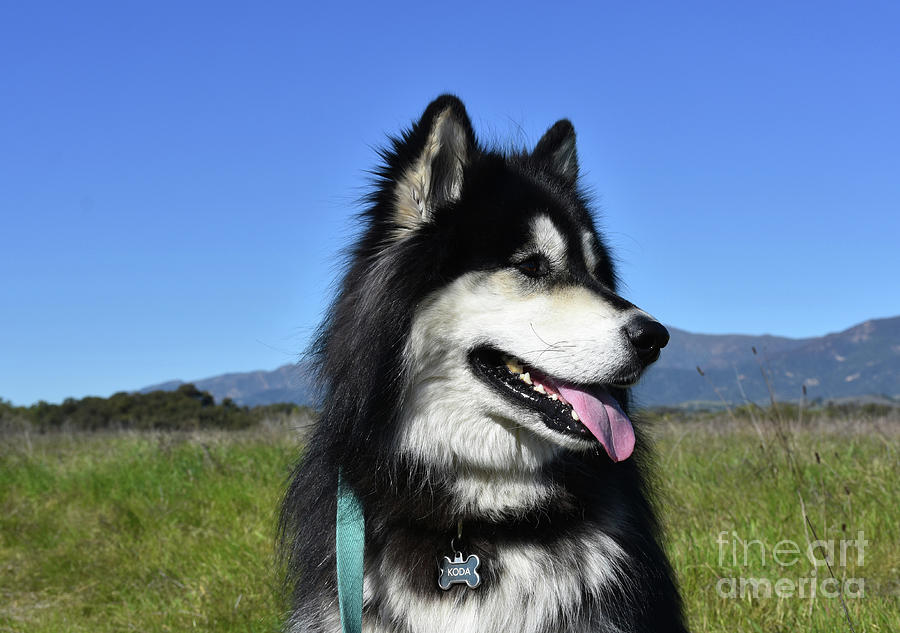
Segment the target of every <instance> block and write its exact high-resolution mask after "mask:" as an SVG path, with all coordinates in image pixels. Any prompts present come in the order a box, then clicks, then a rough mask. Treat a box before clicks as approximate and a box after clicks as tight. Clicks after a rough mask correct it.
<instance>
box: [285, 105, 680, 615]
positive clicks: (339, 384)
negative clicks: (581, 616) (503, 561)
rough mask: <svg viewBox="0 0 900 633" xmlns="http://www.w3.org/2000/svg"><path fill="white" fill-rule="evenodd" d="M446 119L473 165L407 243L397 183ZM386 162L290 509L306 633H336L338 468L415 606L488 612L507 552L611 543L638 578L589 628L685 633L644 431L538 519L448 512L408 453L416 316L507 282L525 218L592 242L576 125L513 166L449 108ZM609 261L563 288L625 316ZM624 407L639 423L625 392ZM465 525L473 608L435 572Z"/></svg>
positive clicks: (566, 466)
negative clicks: (324, 612) (447, 291)
mask: <svg viewBox="0 0 900 633" xmlns="http://www.w3.org/2000/svg"><path fill="white" fill-rule="evenodd" d="M447 111H449V117H450V119H451V120H450V124H451V125H454V126H456V127H455V128H453V130H451V131H456V132H457V133H458V138H460V139H462V140H463V141H464V144H465V152H466V155H465V156H464V157H459V156H454V155H452V154H447V153H446V152H445V154H446V155H439V156H437V157H436V158H435V174H436V176H435V183H436V184H435V185H434V187H435V191H436V192H437V193H436V195H435V197H434V199H433V200H432V207H431V208H430V210H429V211H428V213H429V217H428V218H427V221H425V222H423V223H422V225H421V226H420V227H418V228H417V229H416V230H414V231H412V232H410V234H409V235H407V236H405V237H403V238H402V239H398V238H396V237H395V235H396V224H395V221H394V205H395V197H394V195H395V194H394V190H395V185H396V182H397V181H398V179H400V178H401V176H402V174H403V173H404V172H405V171H406V170H407V169H408V168H409V167H410V166H411V165H413V164H414V162H415V161H416V160H417V158H418V157H419V156H420V155H421V153H422V151H423V147H424V146H425V144H426V142H427V139H428V136H429V133H430V132H431V127H432V125H433V124H434V121H435V118H436V117H437V116H438V115H439V114H440V113H442V112H447ZM382 158H383V161H384V164H383V165H382V167H381V168H380V169H379V170H378V171H377V172H376V177H377V181H376V184H375V187H374V191H373V193H372V194H371V195H370V196H369V198H368V200H367V207H366V209H365V211H364V212H363V213H362V215H361V218H360V219H361V223H362V230H361V233H360V238H359V241H358V242H357V243H356V245H355V246H354V247H353V249H352V251H351V252H350V253H349V261H348V265H347V269H346V274H345V275H344V278H343V282H342V283H341V286H340V290H339V293H338V296H337V298H336V299H335V301H334V303H333V305H332V307H331V309H330V311H329V313H328V316H327V318H326V320H325V322H324V323H323V324H322V326H321V329H320V333H319V336H318V339H317V342H316V344H315V348H314V352H315V358H316V359H317V362H318V365H317V366H318V372H319V374H318V375H319V381H320V386H321V389H322V402H323V405H322V411H321V416H320V419H319V422H318V425H317V428H316V430H315V432H314V433H313V435H312V437H311V439H310V440H309V443H308V445H307V447H306V449H305V452H304V455H303V456H302V459H301V460H300V461H299V463H298V465H297V467H296V468H295V470H294V473H293V475H292V478H291V482H290V486H289V489H288V491H287V493H286V495H285V498H284V502H283V505H282V509H281V518H280V528H281V551H282V555H283V559H284V564H285V566H286V570H287V585H288V587H289V589H290V593H291V601H292V608H293V615H292V616H291V617H292V621H294V622H295V626H297V625H296V622H306V623H307V624H305V625H303V627H302V628H300V629H299V630H310V631H318V630H326V629H319V628H317V627H316V625H314V624H311V623H310V622H312V621H314V620H316V618H317V617H319V616H320V615H321V613H320V612H319V611H318V609H320V608H321V607H320V604H321V603H322V600H323V598H324V599H326V600H330V601H333V602H334V603H335V604H336V579H335V538H334V531H335V510H336V501H335V494H336V482H337V472H338V469H339V468H340V469H342V471H343V474H344V477H345V479H346V481H347V482H349V484H350V485H351V486H352V487H353V488H354V489H355V490H356V491H357V493H358V494H359V496H360V497H361V499H362V503H363V506H364V508H365V515H366V561H367V571H369V572H371V571H372V567H371V566H370V563H371V562H372V561H373V560H375V559H376V558H377V559H378V560H384V559H387V561H388V562H389V565H388V568H390V569H392V570H394V571H393V572H392V573H395V574H397V575H402V576H403V577H404V578H405V579H406V581H407V584H408V586H409V588H410V590H411V591H412V592H413V595H421V596H430V597H432V598H433V597H435V596H438V597H440V596H441V595H442V596H443V598H442V599H446V600H459V599H465V600H482V599H483V598H484V596H485V595H486V594H487V593H488V592H491V591H492V587H493V586H495V585H496V583H497V582H498V580H499V579H500V578H502V576H503V574H504V573H505V571H504V569H503V568H502V566H501V565H500V564H498V563H497V559H496V557H495V556H494V555H493V552H494V551H496V549H497V547H498V546H502V545H503V544H504V543H510V542H533V543H536V544H540V546H541V547H543V548H547V549H549V550H552V551H556V552H558V555H559V557H560V559H561V560H570V559H572V560H574V561H576V562H575V563H574V564H578V562H577V561H578V558H577V552H575V553H574V554H575V556H574V559H573V552H572V547H573V545H572V539H573V537H575V536H577V535H579V534H584V533H594V532H596V531H597V530H600V531H603V532H605V533H606V534H608V535H609V536H611V537H612V538H614V539H615V540H616V541H617V542H618V543H619V544H620V545H621V547H622V548H624V550H625V551H626V552H627V553H628V554H629V555H630V557H631V562H630V564H629V567H628V570H627V571H628V575H629V576H630V578H629V581H628V582H627V583H621V584H614V585H611V586H610V587H609V589H608V591H607V592H606V593H605V594H603V595H602V596H600V597H599V598H597V597H595V596H591V595H589V594H587V593H585V595H584V596H583V604H582V607H581V609H582V611H583V612H584V613H586V614H589V616H590V619H591V621H592V622H593V625H592V626H593V630H607V629H609V630H615V629H612V628H611V627H609V625H610V624H612V625H614V626H615V627H618V629H621V630H623V631H647V632H649V631H654V632H660V631H671V632H681V631H685V630H686V628H685V625H684V624H683V617H682V614H681V604H680V599H679V595H678V592H677V589H676V587H675V584H674V581H673V574H672V571H671V569H670V566H669V564H668V562H667V560H666V557H665V555H664V553H663V551H662V549H661V547H660V544H659V526H658V524H657V521H656V518H655V515H654V511H653V508H652V506H651V504H650V502H649V501H648V499H649V496H650V495H649V490H648V484H647V481H646V480H645V478H644V476H643V472H644V470H645V469H646V468H647V466H648V462H649V459H648V454H647V449H646V446H647V442H646V439H645V437H644V436H643V435H642V434H641V431H640V428H639V425H637V424H636V426H637V427H638V428H636V433H637V448H636V450H635V454H634V456H633V457H632V458H630V459H627V460H625V461H624V462H620V463H615V464H614V463H613V462H611V461H610V460H609V459H608V458H607V457H606V455H605V454H601V453H600V452H597V453H596V454H575V453H566V454H565V455H566V456H565V457H563V458H561V459H559V460H557V461H556V462H555V463H554V464H552V466H550V467H548V468H547V469H546V472H545V473H544V477H545V478H546V479H547V481H548V482H552V483H553V484H554V490H555V491H556V492H555V494H554V496H553V497H552V498H551V499H550V500H549V501H548V502H547V503H546V504H544V505H543V506H542V507H540V508H538V509H537V510H530V511H528V512H526V513H517V514H510V515H509V516H507V517H504V518H502V519H499V520H497V519H494V520H488V519H486V518H485V517H482V516H477V515H470V516H459V515H458V514H454V513H452V512H450V511H449V510H448V508H450V507H452V504H451V503H450V497H451V495H452V494H453V492H452V491H453V486H452V483H453V481H454V477H455V473H454V472H450V471H447V470H446V469H440V468H429V469H427V472H426V470H425V469H424V468H422V466H421V465H416V464H413V463H411V462H409V461H408V460H406V459H405V458H403V457H402V456H400V455H398V454H397V451H396V450H395V449H396V431H397V419H398V414H399V412H400V411H401V409H402V407H403V406H404V400H403V398H404V389H403V387H404V385H405V384H406V380H407V378H408V375H407V372H408V367H407V366H406V365H405V363H404V359H403V351H404V344H405V342H406V340H407V337H408V336H409V333H410V326H411V321H412V317H413V314H414V310H415V307H416V306H417V305H418V304H419V303H420V302H421V301H422V300H423V299H424V298H425V297H427V296H428V295H429V294H430V293H432V292H435V291H437V290H438V289H440V288H441V287H443V286H445V285H446V284H448V283H449V282H451V281H453V280H454V279H456V278H457V277H459V276H460V275H461V274H463V273H464V272H467V271H472V270H492V269H494V268H498V267H503V266H508V265H509V258H510V256H511V254H512V253H513V251H514V250H515V249H516V246H517V245H518V244H520V243H521V242H522V240H523V234H522V232H523V231H525V230H526V224H525V223H524V222H523V221H522V218H523V217H527V216H528V215H529V214H530V213H533V212H535V211H538V210H539V211H541V212H549V213H552V214H554V221H556V222H557V224H558V225H559V226H561V227H568V228H567V229H565V230H567V231H570V234H567V239H568V240H569V241H570V242H572V243H576V244H577V243H580V235H579V233H578V231H579V227H584V226H587V227H593V222H592V219H591V214H590V212H589V207H588V200H587V198H586V197H585V195H584V194H583V193H582V192H581V191H580V190H579V188H578V187H577V178H578V168H577V161H576V156H575V145H574V130H573V128H572V125H571V123H569V122H568V121H560V122H559V123H557V124H556V125H555V126H553V127H552V128H551V129H550V130H549V131H548V133H547V135H545V137H544V138H543V139H542V140H541V142H540V143H539V144H538V146H537V148H536V149H535V151H534V152H532V153H530V154H529V153H527V152H524V151H523V152H517V153H500V152H496V151H492V150H488V149H486V148H484V147H481V146H480V145H478V143H477V141H476V140H475V135H474V132H473V130H472V127H471V124H470V122H469V119H468V116H467V114H466V112H465V108H464V107H463V104H462V103H461V102H460V101H459V100H458V99H457V98H455V97H453V96H443V97H440V98H438V99H437V100H435V101H434V102H433V103H431V104H430V105H429V106H428V108H427V109H426V111H425V113H424V114H423V116H422V118H421V119H420V121H419V122H418V123H416V124H414V125H413V126H412V128H411V129H410V130H408V131H406V132H404V133H403V135H402V136H401V137H400V138H396V139H392V141H391V147H390V149H388V150H386V151H384V152H382ZM454 160H460V161H463V162H464V166H463V171H462V174H463V176H462V178H463V182H464V186H463V188H462V192H461V196H460V197H459V198H458V199H454V198H453V196H452V195H451V193H450V192H451V191H452V184H453V183H452V182H450V181H449V180H447V179H452V166H451V165H450V163H452V162H453V161H454ZM441 174H443V176H441ZM448 174H449V175H448ZM441 178H443V180H442V179H441ZM600 254H601V257H600V258H599V263H598V264H597V268H598V270H597V271H595V273H596V274H595V275H594V276H592V275H590V274H588V273H589V271H588V270H587V263H586V262H584V261H580V260H579V261H578V262H575V263H573V264H572V265H571V266H570V268H569V270H568V271H567V274H566V277H565V278H561V279H555V280H553V282H552V283H560V284H564V283H577V284H583V285H586V286H589V287H591V288H593V289H594V290H595V291H596V292H598V293H600V294H602V295H604V296H606V297H609V298H610V299H611V300H614V301H621V302H624V300H623V299H621V298H619V297H618V295H616V277H615V271H614V266H613V261H612V258H611V257H610V255H609V253H608V252H607V251H606V249H605V247H604V246H603V244H602V243H601V244H600ZM598 279H599V281H597V280H598ZM626 303H627V302H626ZM614 395H616V397H617V398H618V399H619V401H620V402H621V403H622V405H623V406H624V407H627V400H628V396H627V392H626V391H624V390H618V391H615V392H614ZM436 441H440V440H439V438H436ZM461 519H462V520H464V521H465V524H466V531H465V544H464V547H465V550H466V552H467V553H475V554H478V555H479V556H480V557H481V560H482V566H481V569H480V573H481V574H482V578H483V580H484V582H483V586H482V587H481V588H479V589H478V590H475V591H471V592H469V593H464V592H466V591H467V590H466V589H465V588H464V587H461V586H456V587H453V588H452V589H451V590H450V591H448V592H442V591H441V590H440V589H438V587H437V582H436V579H437V575H436V569H437V562H438V561H439V560H440V558H441V557H442V556H444V555H446V554H447V553H448V551H447V549H448V548H447V545H448V543H449V542H450V539H451V538H452V537H453V536H455V526H456V525H457V521H459V520H461ZM548 582H552V578H550V579H548ZM537 590H539V589H537ZM460 593H463V595H462V596H461V595H460ZM597 601H599V602H597ZM409 608H410V609H415V605H414V604H413V605H410V606H409ZM517 608H526V609H527V605H518V607H517ZM365 609H366V613H367V615H368V616H377V617H378V618H380V619H381V620H382V621H383V622H384V623H386V624H390V623H393V624H395V625H397V627H398V629H397V630H401V629H400V628H399V627H400V626H401V625H402V623H401V621H400V615H399V614H393V613H391V612H389V610H387V608H386V606H385V605H384V604H378V603H373V602H371V601H370V602H367V603H366V605H365ZM591 614H593V615H591ZM451 628H452V627H451ZM402 630H405V629H402ZM547 630H548V631H549V630H550V629H547ZM553 630H560V629H559V628H558V626H557V627H556V628H554V629H553ZM578 630H582V629H580V628H579V629H578ZM411 633H412V632H411Z"/></svg>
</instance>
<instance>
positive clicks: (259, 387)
mask: <svg viewBox="0 0 900 633" xmlns="http://www.w3.org/2000/svg"><path fill="white" fill-rule="evenodd" d="M184 382H185V381H183V380H170V381H168V382H163V383H159V384H158V385H151V386H149V387H145V388H144V389H141V390H140V392H141V393H149V392H151V391H173V390H175V389H177V388H178V387H179V386H180V385H183V384H184ZM191 382H192V383H193V384H194V385H195V386H196V387H197V388H198V389H200V390H201V391H208V392H209V393H211V394H212V395H213V396H214V397H215V399H216V402H221V401H222V400H223V399H224V398H231V399H232V400H234V401H235V402H236V403H238V404H241V405H247V406H251V407H252V406H256V405H259V404H276V403H279V402H296V403H297V404H306V405H312V404H314V401H315V396H314V390H313V388H312V384H311V381H310V379H309V369H308V366H306V365H304V364H302V363H301V364H296V365H282V366H281V367H279V368H278V369H275V370H273V371H249V372H242V373H230V374H222V375H221V376H213V377H211V378H201V379H199V380H192V381H191Z"/></svg>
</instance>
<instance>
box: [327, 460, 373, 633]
mask: <svg viewBox="0 0 900 633" xmlns="http://www.w3.org/2000/svg"><path fill="white" fill-rule="evenodd" d="M336 518H337V521H336V529H335V550H336V555H337V586H338V604H339V605H340V610H341V631H342V633H362V606H363V552H364V549H365V541H366V520H365V517H364V516H363V508H362V504H361V503H360V501H359V497H358V496H357V495H356V493H355V492H354V491H353V489H352V488H351V487H350V486H348V485H347V483H346V482H345V481H344V478H343V473H342V472H341V471H340V470H339V471H338V487H337V517H336Z"/></svg>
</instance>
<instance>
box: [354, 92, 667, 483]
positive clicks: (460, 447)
mask: <svg viewBox="0 0 900 633" xmlns="http://www.w3.org/2000/svg"><path fill="white" fill-rule="evenodd" d="M385 157H386V167H385V168H383V170H382V171H381V172H380V176H381V183H380V186H379V188H378V191H377V192H376V194H375V195H373V199H372V202H373V211H372V212H371V217H370V220H371V223H370V229H369V231H368V232H367V234H366V235H365V236H364V237H363V240H362V242H361V243H360V245H359V246H358V250H357V261H358V262H360V263H359V266H361V267H363V268H364V269H365V274H364V277H365V279H366V280H367V283H368V284H369V286H370V287H371V286H373V285H374V286H377V287H379V288H380V290H378V291H375V292H381V293H382V295H383V294H384V293H388V294H389V295H391V296H396V297H397V299H396V300H393V301H392V302H391V303H392V305H393V304H397V303H400V304H402V303H403V300H402V299H401V297H407V298H409V300H408V301H407V305H406V306H405V307H401V308H399V310H404V309H405V310H406V311H407V312H409V318H408V322H405V324H404V318H403V317H402V315H401V314H400V313H399V312H398V313H397V314H396V316H395V317H394V319H395V322H394V323H382V324H381V327H382V328H385V327H396V328H397V330H398V331H400V330H405V332H404V336H403V337H402V341H401V342H400V349H395V350H394V351H395V356H397V357H399V358H400V359H402V366H400V367H398V368H396V369H397V373H398V375H401V376H402V384H401V385H400V386H399V389H398V395H399V401H400V402H401V403H402V404H401V408H400V413H399V416H398V419H397V421H398V423H399V427H398V429H397V434H396V436H395V437H396V441H397V443H398V444H399V449H400V450H401V451H402V452H404V453H406V454H409V455H411V456H413V457H415V458H419V459H422V460H424V461H427V462H428V463H440V464H444V465H446V466H448V467H454V468H457V467H460V466H462V467H467V468H471V469H482V470H488V471H491V472H496V471H508V470H511V469H512V470H521V469H535V468H539V467H540V466H541V465H542V464H543V463H545V462H546V461H547V460H548V459H549V458H552V457H553V456H554V455H555V454H557V453H558V452H559V451H561V450H573V451H587V450H595V449H597V448H598V447H599V446H602V449H601V450H605V453H606V454H607V455H608V456H609V457H610V458H611V459H612V460H613V461H620V460H623V459H626V458H628V457H629V455H630V454H631V452H632V449H633V447H634V442H635V436H634V431H633V428H632V424H631V421H630V420H629V418H628V416H627V414H626V413H625V409H626V407H625V402H624V401H625V398H626V395H625V394H626V391H625V389H626V388H627V387H628V386H630V385H632V384H634V383H635V381H637V380H638V378H639V377H640V376H641V374H642V372H643V371H644V369H645V368H646V367H647V366H648V365H649V364H650V363H652V362H653V361H655V360H656V359H657V357H658V356H659V353H660V349H661V348H662V347H664V346H665V345H666V342H667V340H668V333H667V332H666V330H665V328H664V327H663V326H662V325H660V324H659V323H658V322H656V321H655V320H654V319H652V318H651V317H650V316H649V315H647V314H646V313H644V312H643V311H641V310H640V309H638V308H637V307H635V306H634V305H632V304H631V303H629V302H628V301H626V300H625V299H623V298H622V297H620V296H619V295H618V294H616V279H615V272H614V267H613V262H612V261H611V258H610V255H609V253H608V251H607V249H606V247H605V246H604V244H603V241H602V239H601V238H600V236H599V235H598V234H597V231H596V229H595V227H594V223H593V221H592V218H591V214H590V212H589V209H588V207H587V203H586V199H585V197H584V196H583V195H582V193H581V192H580V191H579V188H578V186H577V180H578V159H577V152H576V146H575V132H574V129H573V127H572V125H571V123H569V121H567V120H562V121H559V122H557V123H556V124H554V125H553V126H552V127H551V128H550V129H549V130H548V131H547V133H546V134H544V136H543V137H542V138H541V139H540V141H539V142H538V143H537V146H536V147H535V148H534V150H533V151H530V152H518V153H500V152H495V151H488V150H486V149H484V148H483V147H482V146H481V145H480V144H479V143H478V142H477V141H476V138H475V134H474V132H473V129H472V125H471V122H470V121H469V118H468V115H467V114H466V111H465V108H464V107H463V104H462V103H461V102H460V101H459V100H458V99H456V98H455V97H452V96H444V97H441V98H439V99H437V100H435V101H434V102H433V103H431V104H430V105H429V106H428V108H427V109H426V111H425V113H424V115H423V116H422V118H421V119H420V120H419V121H418V123H416V124H415V125H414V126H413V127H412V129H411V130H410V131H409V132H407V133H406V134H405V135H404V136H403V137H401V138H399V139H396V140H395V141H394V147H393V148H392V150H391V151H389V152H386V153H385ZM398 288H404V289H405V290H402V291H401V290H398ZM372 292H373V291H371V290H365V289H364V284H359V285H358V287H357V288H355V289H353V288H345V292H344V295H345V296H346V295H348V294H352V295H353V296H352V299H353V300H355V301H357V302H360V301H362V302H363V303H365V301H366V297H367V296H370V295H371V293H372ZM372 301H373V303H372V308H373V309H376V304H375V303H374V302H375V301H376V300H375V299H374V298H373V299H372ZM384 303H385V302H384V301H383V300H382V305H381V308H382V310H388V311H389V312H390V311H391V310H392V309H395V308H396V306H394V307H391V306H388V307H385V306H384V305H383V304H384ZM373 344H374V343H373ZM391 371H393V369H391Z"/></svg>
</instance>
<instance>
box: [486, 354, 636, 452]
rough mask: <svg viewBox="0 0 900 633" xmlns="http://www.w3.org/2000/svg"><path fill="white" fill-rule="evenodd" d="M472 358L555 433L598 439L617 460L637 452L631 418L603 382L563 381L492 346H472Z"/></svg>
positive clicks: (493, 383)
mask: <svg viewBox="0 0 900 633" xmlns="http://www.w3.org/2000/svg"><path fill="white" fill-rule="evenodd" d="M469 362H470V363H471V365H472V367H473V368H474V369H475V373H476V375H478V376H480V377H481V378H482V379H483V380H484V381H485V382H487V383H488V384H489V385H490V386H491V387H493V388H494V389H496V390H498V391H499V392H501V393H502V394H504V395H505V396H506V397H507V398H509V399H511V400H512V401H513V402H515V403H517V404H523V403H524V404H526V405H527V406H530V407H531V408H533V409H536V410H537V411H538V412H540V413H541V414H542V416H541V417H542V418H543V420H544V423H545V424H546V425H547V426H548V427H549V428H551V429H553V430H554V431H557V432H558V433H563V434H565V435H570V436H574V437H577V438H580V439H586V440H592V439H593V440H596V441H597V442H599V443H600V444H601V445H602V446H603V448H604V449H606V453H607V454H608V455H609V457H610V459H612V460H613V461H615V462H619V461H622V460H624V459H627V458H628V457H629V456H630V455H631V452H632V451H633V450H634V427H633V426H632V424H631V420H629V419H628V416H627V415H625V412H624V411H622V407H621V406H620V405H619V403H618V402H616V400H615V398H613V397H612V395H610V393H609V392H608V391H607V390H606V389H605V388H604V387H603V386H602V385H574V384H570V383H566V382H563V381H561V380H558V379H555V378H553V377H552V376H549V375H546V374H544V373H543V372H541V371H540V370H538V369H536V368H534V367H530V366H528V365H526V364H525V363H523V362H522V361H520V360H518V359H516V358H512V357H510V356H508V355H506V354H503V353H502V352H500V351H498V350H496V349H493V348H489V347H480V348H478V349H475V350H473V351H472V352H471V353H470V354H469Z"/></svg>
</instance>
